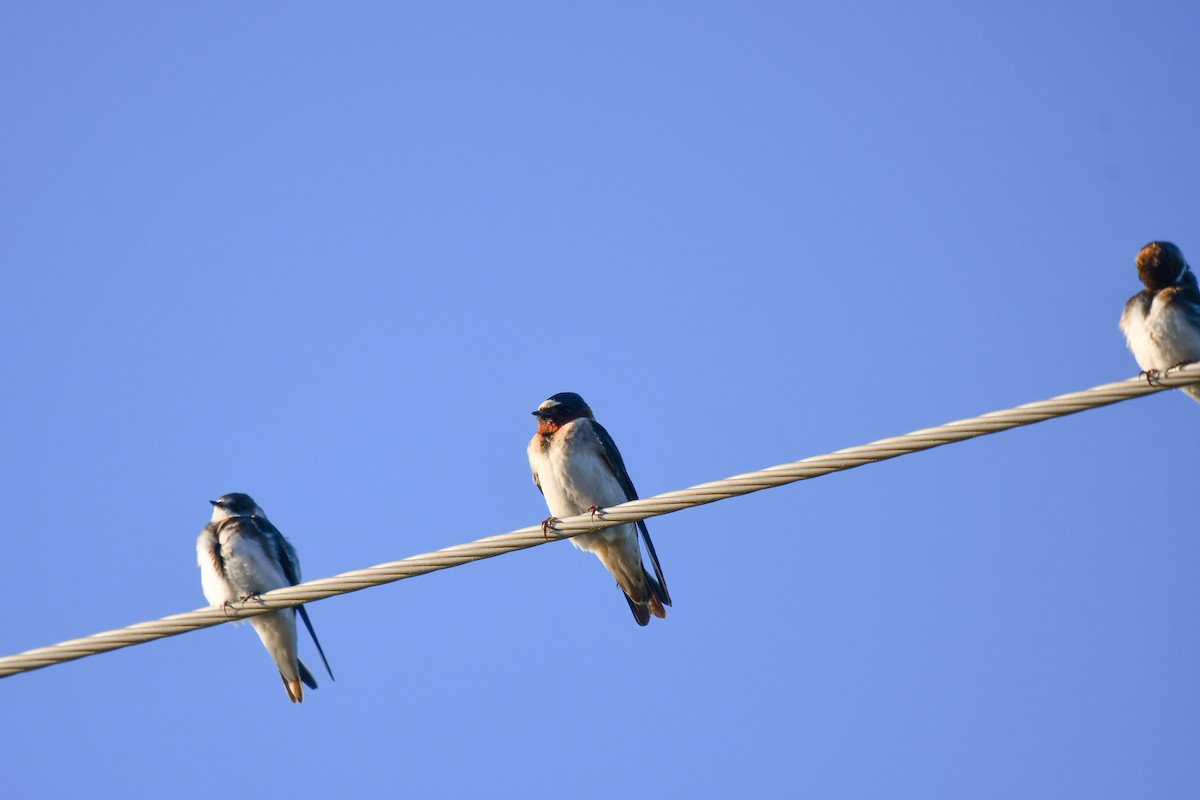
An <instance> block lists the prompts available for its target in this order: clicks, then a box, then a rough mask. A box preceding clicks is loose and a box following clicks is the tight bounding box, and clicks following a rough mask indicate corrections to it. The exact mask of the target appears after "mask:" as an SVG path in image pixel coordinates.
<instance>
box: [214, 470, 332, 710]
mask: <svg viewBox="0 0 1200 800" xmlns="http://www.w3.org/2000/svg"><path fill="white" fill-rule="evenodd" d="M208 502H210V503H212V505H213V513H212V520H211V521H210V522H209V523H208V524H207V525H205V526H204V530H203V531H201V532H200V537H199V538H198V539H197V540H196V560H197V561H198V562H199V564H200V584H201V586H202V587H203V588H204V597H205V599H207V600H208V602H209V603H210V604H212V605H214V606H223V605H228V604H229V603H232V602H235V601H239V600H248V599H250V598H252V597H257V596H258V595H260V594H262V593H263V592H269V591H271V590H272V589H279V588H281V587H283V586H294V585H296V584H297V583H299V582H300V560H299V559H298V558H297V557H296V549H295V548H294V547H292V544H291V542H289V541H288V540H287V539H285V538H284V537H283V534H282V533H280V532H279V529H278V528H276V527H275V526H274V525H272V524H271V521H270V520H268V519H267V515H266V514H264V513H263V510H262V509H261V508H259V507H258V504H256V503H255V502H254V500H253V499H252V498H251V497H250V495H248V494H242V493H241V492H234V493H233V494H227V495H225V496H224V497H222V498H220V499H219V500H209V501H208ZM297 613H299V614H300V618H301V619H302V620H304V626H305V627H306V628H308V632H309V634H310V635H311V636H312V640H313V644H315V645H316V646H317V652H318V653H320V654H321V661H322V662H323V663H324V664H325V671H326V672H328V673H329V679H330V680H333V672H332V671H331V670H330V669H329V662H328V661H327V660H326V659H325V651H324V650H322V649H321V643H320V642H319V641H317V633H316V631H314V630H313V626H312V622H311V621H310V620H309V618H308V611H306V610H305V608H304V606H296V607H295V608H283V609H280V610H279V611H272V612H270V613H269V614H260V615H258V616H256V617H251V618H250V624H251V625H253V626H254V630H255V631H256V632H257V633H258V638H259V639H262V643H263V646H264V647H266V648H267V652H268V653H270V654H271V658H272V659H274V661H275V666H277V667H279V675H280V677H282V678H283V687H284V688H285V689H287V693H288V698H290V699H291V701H292V702H293V703H300V702H303V701H304V691H303V689H302V688H301V686H300V682H301V681H303V682H304V683H305V684H306V685H307V686H308V688H310V689H316V688H317V681H316V679H315V678H313V676H312V673H311V672H309V671H308V667H306V666H304V662H303V661H301V660H300V659H299V658H297V656H296V614H297Z"/></svg>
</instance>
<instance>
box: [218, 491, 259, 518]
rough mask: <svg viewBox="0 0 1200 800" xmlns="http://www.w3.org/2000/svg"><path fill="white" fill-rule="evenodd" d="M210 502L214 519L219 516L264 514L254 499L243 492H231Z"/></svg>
mask: <svg viewBox="0 0 1200 800" xmlns="http://www.w3.org/2000/svg"><path fill="white" fill-rule="evenodd" d="M208 502H210V503H212V505H213V517H216V516H217V515H218V514H221V515H222V516H226V517H237V516H244V515H249V514H262V509H261V508H259V507H258V503H255V502H254V498H253V497H251V496H250V495H248V494H243V493H242V492H231V493H229V494H226V495H222V496H221V497H218V498H217V499H216V500H209V501H208Z"/></svg>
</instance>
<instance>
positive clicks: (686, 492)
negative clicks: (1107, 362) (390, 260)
mask: <svg viewBox="0 0 1200 800" xmlns="http://www.w3.org/2000/svg"><path fill="white" fill-rule="evenodd" d="M1197 382H1200V363H1196V364H1191V365H1188V366H1186V367H1181V368H1179V369H1173V370H1171V371H1170V373H1169V374H1167V375H1163V376H1160V377H1159V378H1158V380H1157V381H1156V382H1155V383H1154V384H1151V383H1150V382H1148V381H1147V380H1146V379H1145V378H1131V379H1129V380H1125V381H1121V382H1119V383H1108V384H1104V385H1102V386H1096V387H1093V388H1091V389H1087V390H1086V391H1082V392H1073V393H1071V394H1064V395H1059V396H1058V397H1052V398H1050V399H1049V400H1042V401H1039V402H1036V403H1027V404H1025V405H1021V406H1017V407H1015V408H1010V409H1006V410H1004V411H993V412H992V413H990V414H984V415H982V416H978V417H972V418H970V419H962V420H958V421H956V422H949V423H947V424H945V425H939V426H937V427H936V428H925V429H923V430H919V431H913V432H912V433H908V434H905V435H903V436H896V437H892V438H890V439H880V440H878V441H875V442H871V443H870V444H865V445H860V446H858V447H848V448H846V449H844V450H838V451H836V452H833V453H828V454H826V455H820V456H813V457H811V458H805V459H803V460H801V461H796V462H793V463H790V464H780V465H778V466H774V467H768V468H767V469H763V470H759V471H757V472H747V473H745V474H742V475H734V476H732V477H729V478H725V479H723V480H719V481H712V482H710V483H701V484H698V485H696V486H692V487H689V488H687V489H680V490H677V491H673V492H666V493H664V494H659V495H655V496H654V497H647V498H644V499H641V500H633V501H631V502H628V503H622V504H621V505H618V506H613V507H612V508H608V509H603V510H602V511H600V512H599V513H598V514H597V516H596V517H595V519H593V518H591V517H590V516H589V515H588V514H580V515H578V516H574V517H566V518H564V519H561V520H559V521H558V522H557V523H556V524H555V526H554V528H553V530H552V532H551V534H550V535H549V537H547V536H546V535H544V534H543V532H542V528H541V526H540V525H532V526H529V527H527V528H520V529H518V530H515V531H510V532H509V533H503V534H499V535H497V536H488V537H486V538H483V539H476V540H475V541H473V542H468V543H466V544H457V545H453V546H451V547H445V548H442V549H441V550H435V551H434V552H432V553H423V554H421V555H416V556H409V557H408V558H405V559H402V560H400V561H391V562H388V563H386V564H379V565H378V566H374V567H368V568H366V569H358V570H353V571H351V572H343V573H342V574H340V575H334V576H333V577H330V578H321V579H319V580H315V581H308V582H307V583H301V584H298V585H296V586H289V587H286V588H283V589H276V590H274V591H270V592H267V593H266V594H264V595H262V596H261V597H260V598H252V599H250V600H247V601H245V602H242V603H234V604H232V605H230V606H228V607H225V608H222V607H215V606H208V607H205V608H200V609H197V610H195V611H189V612H187V613H184V614H173V615H171V616H169V617H163V618H162V619H157V620H152V621H149V622H139V623H137V624H136V625H130V626H128V627H126V628H118V629H116V630H111V631H104V632H103V633H96V634H93V635H91V636H87V637H84V638H82V639H71V640H69V641H65V642H60V643H59V644H55V645H51V646H49V647H39V648H36V649H33V650H26V651H25V652H23V653H18V654H16V655H12V656H6V657H4V658H0V677H7V676H9V675H15V674H17V673H19V672H28V671H30V670H34V669H39V668H41V667H48V666H50V665H52V664H59V663H62V662H64V661H72V660H74V659H77V658H84V657H86V656H91V655H96V654H97V653H104V652H107V651H109V650H117V649H120V648H122V647H129V646H130V645H135V644H143V643H145V642H149V641H153V640H155V639H162V638H165V637H167V636H175V635H177V634H180V633H187V632H188V631H194V630H198V629H200V628H208V627H212V626H214V625H220V624H221V623H223V622H232V621H234V620H238V619H246V618H248V617H252V616H255V615H257V614H264V613H266V612H268V611H274V610H277V609H280V608H287V607H289V606H295V605H299V604H300V603H308V602H312V601H314V600H323V599H324V598H326V597H332V596H334V595H339V594H347V593H349V592H356V591H358V590H360V589H366V588H368V587H371V586H380V585H382V584H385V583H391V582H393V581H399V580H403V579H405V578H412V577H415V576H417V575H424V574H425V573H427V572H436V571H437V570H442V569H449V568H450V567H457V566H460V565H462V564H467V563H470V562H472V561H479V560H480V559H484V558H491V557H492V556H498V555H501V554H503V553H511V552H513V551H514V550H524V549H525V548H528V547H535V546H537V545H540V544H545V543H546V542H547V541H555V540H558V539H567V538H570V537H572V536H578V535H579V534H581V533H589V532H592V531H596V530H600V529H603V528H608V527H612V526H614V525H620V524H623V523H626V522H633V521H635V520H639V519H646V518H647V517H655V516H659V515H662V514H670V513H671V512H673V511H679V510H681V509H684V508H692V507H694V506H699V505H704V504H705V503H712V502H715V501H717V500H725V499H728V498H730V497H737V496H738V495H743V494H748V493H750V492H757V491H761V490H763V489H769V488H772V487H775V486H783V485H785V484H788V483H794V482H796V481H802V480H805V479H807V478H815V477H818V476H820V475H828V474H829V473H831V472H841V471H842V470H847V469H853V468H854V467H860V466H862V465H863V464H870V463H873V462H876V461H884V460H886V459H889V458H895V457H896V456H902V455H908V454H909V453H917V452H920V451H922V450H928V449H930V448H933V447H940V446H941V445H945V444H951V443H953V442H961V441H963V440H964V439H971V438H974V437H976V436H985V435H987V434H989V433H997V432H999V431H1005V430H1008V429H1010V428H1016V427H1020V426H1022V425H1031V424H1033V423H1035V422H1041V421H1043V420H1047V419H1053V418H1055V417H1064V416H1067V415H1068V414H1075V413H1077V412H1080V411H1086V410H1088V409H1093V408H1099V407H1101V406H1106V405H1110V404H1112V403H1117V402H1120V401H1122V400H1129V399H1131V398H1134V397H1142V396H1144V395H1148V394H1154V393H1156V392H1159V391H1162V390H1164V389H1172V388H1177V387H1180V386H1187V385H1190V384H1193V383H1197Z"/></svg>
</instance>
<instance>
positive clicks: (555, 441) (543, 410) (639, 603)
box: [528, 392, 671, 625]
mask: <svg viewBox="0 0 1200 800" xmlns="http://www.w3.org/2000/svg"><path fill="white" fill-rule="evenodd" d="M533 415H534V416H535V417H537V418H538V430H537V433H536V434H534V436H533V439H532V440H531V441H530V442H529V450H528V453H529V467H530V469H532V470H533V482H534V483H535V484H537V487H538V489H539V490H541V492H542V495H543V496H544V497H545V498H546V505H547V506H548V507H549V508H550V513H551V514H552V515H553V516H552V517H550V518H549V519H547V520H546V522H545V523H544V524H545V525H549V524H552V523H553V521H554V519H555V518H556V517H570V516H574V515H576V514H583V513H585V512H589V511H590V512H592V513H593V514H594V513H596V511H598V510H600V509H601V508H604V507H607V506H614V505H617V504H619V503H624V502H626V501H627V500H636V499H637V491H636V490H635V489H634V488H633V482H632V481H630V480H629V473H628V472H627V471H626V470H625V462H624V461H623V460H622V459H621V452H620V451H619V450H617V445H616V443H615V442H614V441H613V438H612V436H610V435H609V434H608V431H606V430H605V429H604V426H603V425H601V424H600V423H599V422H596V418H595V417H594V416H593V415H592V410H591V409H590V408H588V404H587V403H585V402H584V400H583V398H582V397H580V396H579V395H577V394H575V393H574V392H560V393H559V394H556V395H553V396H552V397H550V398H549V399H548V400H546V401H545V402H544V403H542V404H541V405H540V406H538V409H537V411H534V412H533ZM639 531H640V532H641V534H642V539H643V541H644V542H645V543H646V553H647V554H648V555H649V556H650V563H651V565H652V566H653V567H654V574H653V575H651V574H650V573H649V572H648V571H647V570H646V567H645V566H644V565H643V563H642V553H641V548H640V547H639V545H638V532H639ZM571 544H573V545H575V546H576V547H578V548H579V549H580V550H587V551H590V552H592V553H595V554H596V556H597V557H598V558H599V559H600V561H601V562H602V563H603V564H604V566H605V567H606V568H607V569H608V571H609V572H610V573H612V576H613V577H614V578H616V579H617V585H618V586H619V587H620V588H621V591H623V592H624V593H625V599H626V600H627V601H628V602H629V610H630V611H632V612H633V618H634V619H635V620H637V624H638V625H645V624H647V623H648V622H649V621H650V615H651V614H653V615H654V616H656V617H658V618H659V619H665V618H666V616H667V612H666V610H665V609H664V608H663V606H669V605H671V597H670V595H669V594H667V584H666V581H665V580H663V574H662V568H661V567H660V566H659V564H658V555H657V554H656V553H655V552H654V543H653V542H651V541H650V532H649V531H648V530H646V523H645V522H641V521H638V522H637V523H636V524H634V523H629V524H626V525H617V526H614V527H612V528H606V529H604V530H602V531H597V532H596V533H585V534H583V535H581V536H576V537H574V538H573V539H571Z"/></svg>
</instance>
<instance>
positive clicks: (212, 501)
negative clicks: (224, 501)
mask: <svg viewBox="0 0 1200 800" xmlns="http://www.w3.org/2000/svg"><path fill="white" fill-rule="evenodd" d="M208 502H209V504H210V505H214V506H215V505H216V504H217V501H216V500H209V501H208Z"/></svg>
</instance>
